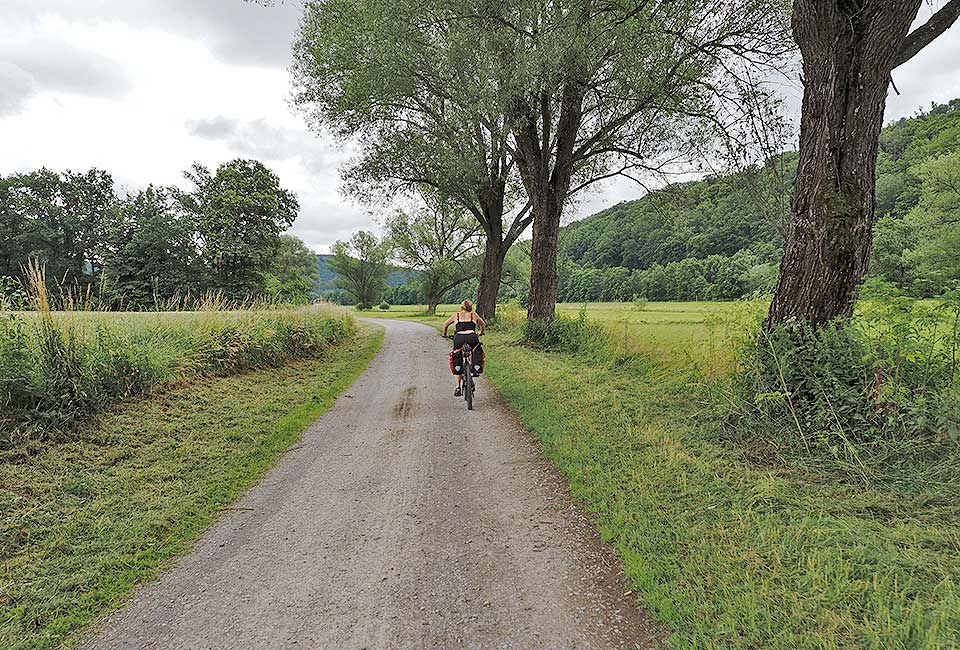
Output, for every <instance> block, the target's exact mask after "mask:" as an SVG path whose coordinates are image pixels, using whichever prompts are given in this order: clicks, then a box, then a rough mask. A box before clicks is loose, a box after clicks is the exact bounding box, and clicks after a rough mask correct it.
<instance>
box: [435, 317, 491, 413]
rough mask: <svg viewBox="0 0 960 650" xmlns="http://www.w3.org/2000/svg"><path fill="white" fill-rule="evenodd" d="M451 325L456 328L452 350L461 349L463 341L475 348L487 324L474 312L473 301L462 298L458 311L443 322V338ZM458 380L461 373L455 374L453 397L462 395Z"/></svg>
mask: <svg viewBox="0 0 960 650" xmlns="http://www.w3.org/2000/svg"><path fill="white" fill-rule="evenodd" d="M451 325H454V329H455V330H456V333H455V334H454V335H453V349H454V350H460V349H462V348H463V344H464V343H469V344H470V347H471V348H473V349H474V350H475V349H477V346H478V345H480V334H483V330H484V328H485V327H486V326H487V325H486V323H484V322H483V319H482V318H480V316H479V315H477V314H475V313H474V311H473V303H472V302H470V301H469V300H464V301H463V304H461V305H460V311H458V312H457V313H456V314H453V315H452V316H450V318H448V319H447V321H446V322H445V323H444V324H443V336H444V338H446V336H447V328H449V327H450V326H451ZM460 380H461V375H457V389H456V390H455V391H453V396H454V397H460V396H461V395H463V391H462V390H461V388H460Z"/></svg>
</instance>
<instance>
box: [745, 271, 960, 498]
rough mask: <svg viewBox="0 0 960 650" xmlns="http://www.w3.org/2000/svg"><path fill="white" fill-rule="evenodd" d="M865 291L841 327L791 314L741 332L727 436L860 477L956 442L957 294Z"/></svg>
mask: <svg viewBox="0 0 960 650" xmlns="http://www.w3.org/2000/svg"><path fill="white" fill-rule="evenodd" d="M870 289H871V291H870V292H871V294H872V296H873V297H872V299H870V300H868V301H866V302H864V303H861V306H860V309H859V312H858V314H857V316H856V318H855V319H854V320H853V322H852V323H850V324H849V325H846V326H841V325H833V326H828V327H824V328H821V329H817V330H814V329H812V328H810V327H809V326H806V325H804V324H802V323H795V322H794V323H789V324H787V325H785V326H782V327H779V328H777V329H775V330H773V331H770V332H764V333H762V335H761V336H760V338H759V339H757V340H753V339H750V340H748V342H747V344H746V345H745V348H744V350H743V354H742V357H741V364H740V372H739V374H738V377H737V382H736V385H735V388H734V398H733V399H732V400H730V403H731V404H732V405H734V406H735V408H733V411H732V412H733V418H732V419H731V421H730V434H731V435H732V436H733V437H735V438H736V439H737V440H739V441H740V442H743V443H744V444H746V445H748V446H749V447H751V448H752V449H754V451H756V452H758V453H760V454H766V455H770V456H772V457H774V458H777V459H778V460H779V461H781V462H787V463H797V462H799V463H802V464H810V463H812V464H815V465H819V466H823V467H827V468H830V469H831V470H832V471H839V472H842V473H844V474H849V475H851V476H853V477H858V478H860V479H862V480H890V477H897V478H899V477H901V476H902V475H903V474H904V473H905V472H906V473H909V472H910V471H914V470H912V469H905V468H910V467H911V466H913V467H914V468H915V467H916V466H930V465H931V463H935V459H937V458H940V457H942V456H943V455H944V454H945V453H949V450H951V449H952V450H954V451H955V450H956V449H958V448H960V410H958V408H957V403H958V397H960V373H958V362H957V350H958V349H960V331H958V327H957V323H958V322H960V302H958V301H956V300H952V299H950V300H947V301H943V302H938V303H936V304H921V303H919V302H918V301H917V300H915V299H912V298H907V297H897V296H895V295H890V293H889V292H890V291H891V289H887V292H888V293H887V295H885V296H882V293H883V291H884V290H883V287H882V286H880V285H878V284H877V283H874V284H873V285H871V287H870ZM892 291H895V289H893V290H892ZM881 296H882V297H881ZM957 469H960V468H957V467H954V468H953V469H952V470H950V471H956V470H957Z"/></svg>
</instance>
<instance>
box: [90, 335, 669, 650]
mask: <svg viewBox="0 0 960 650" xmlns="http://www.w3.org/2000/svg"><path fill="white" fill-rule="evenodd" d="M381 324H382V325H383V326H384V327H385V328H386V336H385V339H384V343H383V348H382V350H381V351H380V353H379V355H378V356H377V357H376V358H375V359H374V361H373V362H372V363H371V364H370V366H369V368H368V369H367V370H366V371H365V372H364V373H363V375H362V376H361V377H360V379H359V380H357V382H356V383H355V384H354V385H353V386H352V387H351V388H350V389H349V390H348V391H347V392H346V393H345V394H344V395H342V396H341V397H340V398H339V399H338V400H337V404H336V405H335V406H334V408H332V409H330V410H329V411H328V412H327V413H326V414H324V415H323V416H322V417H321V418H320V419H319V420H317V421H316V422H315V423H314V424H313V425H312V426H311V427H310V428H309V430H308V431H306V432H305V433H304V435H303V437H302V439H301V441H300V442H299V443H298V444H296V445H295V446H294V447H293V448H292V449H291V450H290V451H289V452H288V453H287V454H286V455H285V456H284V458H283V459H282V460H281V462H280V463H279V464H278V465H277V466H276V467H275V468H274V469H273V470H271V471H270V472H269V473H268V474H267V475H266V476H265V477H264V478H263V480H261V481H260V483H259V484H258V485H257V486H256V487H254V488H253V489H251V490H250V491H249V492H248V493H247V494H246V495H245V496H244V497H243V498H242V499H240V500H239V501H238V502H237V503H236V504H235V505H234V507H233V508H231V509H229V510H228V511H227V512H226V513H225V515H224V516H223V518H222V519H221V520H220V521H219V522H218V523H217V524H216V525H214V526H213V527H212V528H211V529H210V530H208V531H207V532H206V533H205V534H204V535H203V537H202V538H201V539H200V540H199V541H198V542H197V544H196V546H195V547H194V550H193V551H192V552H191V553H190V554H189V555H187V556H185V557H183V558H182V559H181V560H180V561H179V562H178V564H177V566H176V567H174V568H173V569H171V570H170V571H169V572H167V573H166V574H165V575H164V576H163V577H162V578H161V579H159V580H158V581H157V582H155V583H151V584H149V585H145V586H143V587H141V588H139V589H137V590H136V592H135V593H134V595H133V596H132V597H131V599H130V601H129V602H128V604H127V605H126V607H124V608H123V609H122V610H120V611H118V612H117V613H115V614H113V615H111V616H109V617H107V618H106V619H105V620H104V621H103V622H102V623H101V624H100V625H99V626H97V628H96V629H95V630H94V631H93V633H92V635H91V637H90V638H89V639H88V640H87V642H86V644H85V645H84V646H83V647H85V648H90V649H93V648H170V649H174V648H175V649H178V650H181V649H184V650H185V649H194V648H196V649H200V648H230V649H245V648H250V649H257V650H264V649H269V648H324V649H326V648H329V649H331V650H333V649H336V650H340V649H360V648H368V649H371V650H375V649H380V648H397V649H400V648H403V649H406V648H477V649H480V648H482V649H484V650H488V649H496V648H504V649H506V648H637V647H640V648H649V647H656V646H657V645H658V641H659V639H661V638H662V635H661V634H660V631H659V630H658V629H657V628H656V626H655V625H654V624H653V623H652V622H651V621H650V619H649V618H648V617H647V616H646V615H645V614H644V612H643V611H642V610H640V609H638V608H637V606H636V605H635V603H634V600H633V598H634V597H632V596H630V595H625V589H626V588H625V587H624V585H623V578H622V576H621V575H620V573H619V570H618V569H617V563H616V559H615V558H614V556H613V555H612V553H611V552H610V550H609V549H608V548H606V547H605V546H604V545H603V544H601V543H600V541H599V540H598V538H597V535H596V532H595V531H594V528H593V526H591V524H590V521H589V519H588V518H587V517H586V516H585V515H584V514H583V513H582V512H580V511H579V510H578V509H577V508H576V507H575V506H573V504H572V503H571V501H570V499H569V496H568V494H567V492H566V489H565V486H564V484H563V482H562V481H561V480H560V479H559V478H558V476H557V475H556V473H555V472H554V470H553V469H552V468H551V467H550V466H549V465H548V464H547V463H546V462H545V461H543V460H542V458H541V457H540V455H539V453H538V449H537V446H536V444H535V443H534V441H533V440H532V438H531V437H530V435H529V434H527V433H525V432H524V431H522V430H521V429H520V427H519V425H518V424H517V421H516V419H515V418H514V417H513V415H512V414H511V413H510V412H509V411H508V409H507V408H506V407H505V406H504V405H503V403H502V402H501V401H500V399H499V397H498V396H497V395H496V393H495V392H494V391H493V389H492V387H491V386H490V385H489V383H487V381H486V380H485V379H483V378H481V379H480V380H479V381H478V387H477V394H476V400H475V402H474V409H475V410H474V411H473V412H467V410H466V406H465V403H464V401H463V400H462V399H459V398H454V397H453V381H452V378H451V376H450V373H449V369H448V367H447V359H446V356H447V351H448V347H447V344H446V342H445V341H443V340H442V339H440V338H439V337H438V336H437V333H436V331H435V330H433V329H432V328H429V327H427V326H425V325H422V324H418V323H412V322H403V321H382V322H381ZM489 361H490V362H491V363H496V360H495V359H490V360H489Z"/></svg>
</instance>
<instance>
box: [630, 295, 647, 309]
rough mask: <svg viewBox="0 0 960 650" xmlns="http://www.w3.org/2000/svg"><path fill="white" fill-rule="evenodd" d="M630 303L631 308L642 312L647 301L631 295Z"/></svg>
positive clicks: (642, 297) (639, 296) (641, 297)
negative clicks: (631, 304)
mask: <svg viewBox="0 0 960 650" xmlns="http://www.w3.org/2000/svg"><path fill="white" fill-rule="evenodd" d="M631 302H632V303H633V308H634V309H636V310H637V311H643V310H644V309H646V308H647V299H646V298H645V297H644V296H641V295H639V294H636V293H635V294H633V299H632V300H631Z"/></svg>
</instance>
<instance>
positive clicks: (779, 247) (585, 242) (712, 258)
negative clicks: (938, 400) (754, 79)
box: [558, 99, 960, 301]
mask: <svg viewBox="0 0 960 650" xmlns="http://www.w3.org/2000/svg"><path fill="white" fill-rule="evenodd" d="M796 160H797V157H796V154H794V153H788V154H786V155H785V156H784V157H783V159H782V160H778V161H775V164H776V165H777V166H779V167H782V168H783V170H784V171H783V174H782V181H783V182H782V184H780V185H779V186H780V187H782V188H784V191H783V193H782V195H781V196H770V188H771V187H774V188H776V187H778V184H776V183H764V182H763V180H762V179H763V178H764V176H765V172H766V171H767V170H757V169H752V170H747V171H745V172H742V173H738V174H734V175H729V176H712V177H707V178H705V179H702V180H698V181H693V182H688V183H678V184H674V185H670V186H668V187H666V188H665V189H663V190H660V191H658V192H653V193H651V194H649V195H647V196H645V197H643V198H641V199H639V200H636V201H628V202H624V203H620V204H618V205H615V206H613V207H611V208H609V209H607V210H604V211H602V212H599V213H597V214H595V215H593V216H590V217H587V218H586V219H583V220H582V221H578V222H575V223H573V224H570V225H569V226H567V227H566V228H564V229H563V232H562V235H561V242H562V246H563V251H564V252H565V255H561V256H560V260H559V269H558V270H559V285H560V286H559V293H560V296H559V297H560V299H561V300H564V301H593V300H629V299H630V298H631V297H632V296H634V295H639V296H644V297H646V298H648V299H650V300H703V299H720V300H729V299H735V298H740V297H742V296H745V295H749V294H751V293H753V292H757V291H768V290H770V289H772V287H773V286H774V284H775V282H776V278H777V270H778V268H777V267H778V262H779V259H780V256H781V254H782V251H783V239H782V235H781V229H780V227H779V226H780V224H782V223H783V221H782V219H783V217H784V215H786V214H788V210H787V209H786V208H787V205H788V204H787V201H788V198H787V196H786V194H787V192H789V188H790V186H791V185H792V179H793V174H794V173H795V168H796ZM771 206H775V207H778V208H781V209H779V210H771ZM877 217H878V221H877V226H876V230H875V239H874V249H873V257H872V260H871V269H872V273H873V275H874V276H875V277H878V278H882V279H883V280H885V281H887V282H890V283H893V284H895V285H896V286H897V287H899V288H900V289H901V290H903V291H905V292H908V293H911V294H913V295H918V296H933V295H939V294H941V293H943V292H944V291H947V290H950V289H952V288H954V287H956V285H957V282H958V281H960V258H958V256H957V255H956V251H957V250H958V246H960V99H955V100H953V101H951V102H949V103H948V104H942V105H934V106H932V107H931V108H930V109H929V110H928V111H923V112H920V113H919V114H918V115H916V116H915V117H910V118H904V119H901V120H898V121H896V122H893V123H891V124H889V125H887V126H886V127H885V128H884V130H883V133H882V135H881V139H880V151H879V154H878V160H877Z"/></svg>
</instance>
